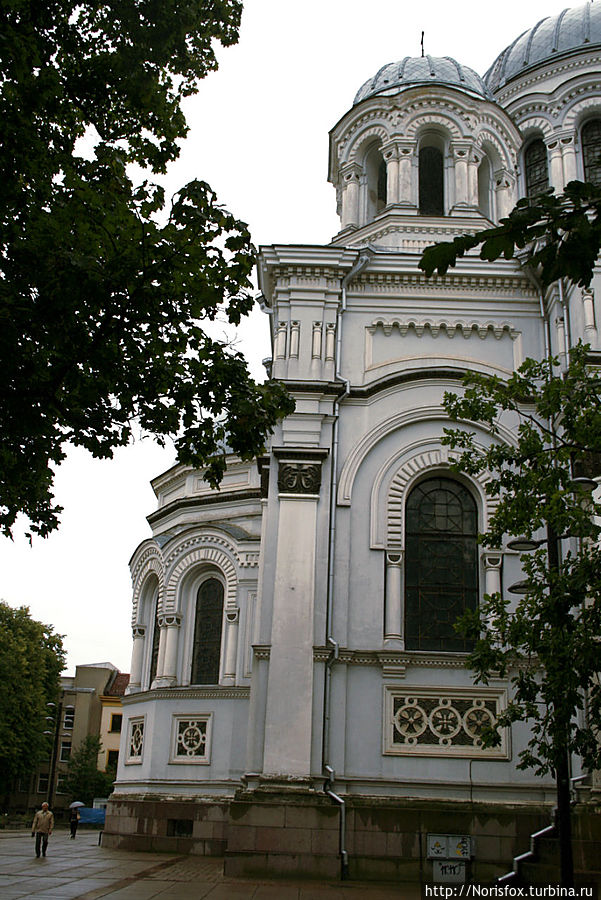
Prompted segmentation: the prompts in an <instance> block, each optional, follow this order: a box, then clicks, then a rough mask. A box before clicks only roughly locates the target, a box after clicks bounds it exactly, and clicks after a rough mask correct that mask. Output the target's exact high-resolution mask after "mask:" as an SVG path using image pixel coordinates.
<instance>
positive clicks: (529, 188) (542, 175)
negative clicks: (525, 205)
mask: <svg viewBox="0 0 601 900" xmlns="http://www.w3.org/2000/svg"><path fill="white" fill-rule="evenodd" d="M524 168H525V170H526V195H527V196H528V197H534V196H535V194H540V193H541V191H544V190H546V189H547V188H548V187H549V161H548V157H547V148H546V146H545V142H544V141H542V140H541V139H540V138H539V139H538V140H536V141H532V143H531V144H529V145H528V147H527V148H526V152H525V154H524Z"/></svg>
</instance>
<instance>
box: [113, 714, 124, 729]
mask: <svg viewBox="0 0 601 900" xmlns="http://www.w3.org/2000/svg"><path fill="white" fill-rule="evenodd" d="M122 722H123V715H122V714H121V713H113V714H112V716H111V728H110V730H111V732H112V733H116V734H121V723H122Z"/></svg>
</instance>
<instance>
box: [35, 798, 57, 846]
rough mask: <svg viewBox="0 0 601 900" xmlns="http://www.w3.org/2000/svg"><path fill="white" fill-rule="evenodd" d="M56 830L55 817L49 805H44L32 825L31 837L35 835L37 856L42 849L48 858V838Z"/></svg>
mask: <svg viewBox="0 0 601 900" xmlns="http://www.w3.org/2000/svg"><path fill="white" fill-rule="evenodd" d="M53 828H54V816H53V815H52V813H51V812H50V810H49V809H48V804H47V803H42V808H41V809H38V811H37V813H36V814H35V816H34V817H33V822H32V824H31V836H32V837H33V836H34V834H35V855H36V856H39V855H40V848H41V850H42V856H46V848H47V847H48V838H49V837H50V835H51V834H52V829H53Z"/></svg>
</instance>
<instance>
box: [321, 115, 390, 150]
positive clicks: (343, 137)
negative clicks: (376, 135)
mask: <svg viewBox="0 0 601 900" xmlns="http://www.w3.org/2000/svg"><path fill="white" fill-rule="evenodd" d="M383 118H384V116H383V114H382V109H380V108H376V109H371V110H369V111H368V112H365V113H363V115H362V116H360V117H359V118H357V119H353V120H352V121H351V122H350V123H349V124H348V125H347V126H346V128H344V129H343V130H342V131H341V133H340V136H339V137H334V142H335V143H336V144H337V145H338V160H339V161H340V160H341V159H342V158H343V156H344V154H345V151H346V149H347V147H348V146H349V144H351V143H352V142H353V141H354V139H355V137H356V135H357V132H358V131H359V130H360V129H362V128H364V127H365V125H366V124H367V123H369V122H374V121H375V120H376V119H379V120H380V122H381V121H382V119H383ZM382 128H384V127H383V126H382ZM387 136H388V135H386V137H387Z"/></svg>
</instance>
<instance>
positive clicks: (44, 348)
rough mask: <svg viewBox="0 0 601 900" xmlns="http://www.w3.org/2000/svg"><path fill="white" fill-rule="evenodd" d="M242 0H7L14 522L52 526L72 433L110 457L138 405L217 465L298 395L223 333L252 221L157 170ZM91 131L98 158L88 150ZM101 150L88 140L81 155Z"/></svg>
mask: <svg viewBox="0 0 601 900" xmlns="http://www.w3.org/2000/svg"><path fill="white" fill-rule="evenodd" d="M241 6H242V4H241V3H240V2H239V0H211V2H208V3H207V2H204V0H163V2H160V3H157V2H156V0H102V2H99V0H82V2H80V0H78V2H75V0H46V2H44V3H38V2H35V0H0V9H1V13H2V22H3V36H2V41H0V66H1V77H0V180H1V183H2V200H1V201H0V247H1V252H0V527H1V528H2V530H3V532H4V533H5V534H7V535H10V534H11V531H12V527H13V524H14V522H15V519H16V516H17V515H18V514H19V513H20V512H22V513H25V514H26V515H27V517H28V518H29V520H30V523H31V529H32V531H34V532H38V533H39V534H41V535H46V534H48V532H49V531H51V530H52V529H54V528H56V527H57V526H58V513H59V512H60V508H59V507H57V506H56V505H55V504H54V502H53V496H52V481H53V469H54V467H55V466H56V465H57V464H58V463H60V462H61V460H62V459H64V456H65V450H64V446H65V444H67V443H71V444H74V445H80V446H83V447H85V448H86V449H87V450H89V451H90V452H91V453H92V454H93V455H94V456H96V457H110V456H111V455H112V453H113V450H114V449H115V448H116V447H118V446H121V445H124V444H126V443H128V441H129V440H130V437H131V434H132V427H133V425H134V422H135V423H139V425H140V426H141V427H142V428H143V429H144V430H146V431H147V432H150V433H153V434H155V435H156V436H157V437H158V438H159V440H164V439H165V438H166V437H167V436H172V437H175V438H176V447H177V450H178V455H179V459H180V460H181V461H182V462H185V463H189V464H192V465H204V464H207V463H208V464H209V468H208V478H209V480H210V481H211V482H212V483H213V484H217V483H218V481H219V479H220V477H221V475H222V474H223V471H224V459H223V450H222V448H223V445H224V442H225V441H227V444H228V445H229V447H230V448H231V450H233V451H234V452H236V453H238V454H240V455H241V456H242V457H244V458H249V457H251V456H252V455H254V454H255V453H256V452H258V451H259V450H260V449H261V448H262V446H263V444H264V442H265V439H266V437H267V435H268V434H269V432H270V430H271V428H272V427H273V425H274V423H275V422H276V421H277V419H278V418H279V417H281V416H282V415H284V414H286V413H288V412H290V411H291V409H292V401H291V400H290V399H289V398H288V396H287V394H286V393H285V391H284V389H283V388H282V387H281V386H280V385H278V384H277V383H273V382H272V383H266V384H256V383H255V382H254V381H253V380H252V378H251V377H250V374H249V372H248V369H247V365H246V363H245V361H244V359H243V357H242V355H241V354H240V353H238V352H236V351H235V350H234V349H233V348H231V347H230V346H228V344H227V343H226V342H225V341H223V340H218V339H216V338H215V337H211V336H210V334H209V333H207V330H206V324H207V322H210V321H212V320H214V319H215V318H216V317H217V316H221V317H223V318H225V319H226V320H227V321H229V322H230V323H232V324H238V323H239V322H240V319H241V317H242V316H244V315H246V314H247V313H248V312H249V311H250V309H251V306H252V299H251V295H250V293H249V289H250V287H251V285H250V281H249V275H250V272H251V269H252V266H253V261H254V248H253V246H252V244H251V241H250V236H249V233H248V229H247V227H246V225H245V224H244V223H243V222H241V221H239V220H238V219H236V218H235V217H234V216H233V215H232V214H231V213H229V212H228V211H227V210H225V209H224V208H223V207H221V206H220V205H219V204H218V202H217V199H216V196H215V194H214V193H213V191H212V190H211V189H210V187H209V186H208V185H207V184H206V183H204V182H202V181H193V182H191V183H190V184H188V185H186V186H185V187H184V188H182V189H181V190H180V191H179V192H178V193H177V194H176V196H175V197H174V198H173V200H172V201H171V202H170V203H166V201H165V197H164V192H163V190H162V189H161V188H160V187H158V186H157V185H155V184H152V183H150V182H148V181H146V182H144V183H142V184H141V185H139V186H135V185H134V183H133V182H132V180H131V178H130V172H131V168H130V165H131V164H136V166H137V170H138V171H139V170H140V167H141V168H142V169H143V170H146V171H150V172H151V173H162V172H164V171H165V168H166V166H167V164H168V163H169V162H170V161H171V160H173V159H175V158H176V157H177V155H178V152H179V145H178V142H179V141H180V140H181V139H182V138H184V137H185V135H186V131H187V126H186V123H185V119H184V115H183V112H182V109H181V101H182V98H183V97H185V96H188V95H190V94H193V93H194V92H195V91H196V89H197V83H198V79H199V78H201V77H203V76H204V75H205V74H206V73H207V72H208V71H210V70H212V69H215V68H216V67H217V62H216V58H215V53H214V45H215V42H216V41H218V42H221V43H222V44H223V45H229V44H232V43H234V42H235V41H236V40H237V37H238V27H239V22H240V15H241ZM84 138H86V139H89V140H90V141H92V143H93V146H94V153H93V158H92V159H89V158H84V157H83V156H82V155H81V147H82V143H81V142H82V140H83V139H84ZM87 155H88V156H89V154H87Z"/></svg>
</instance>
